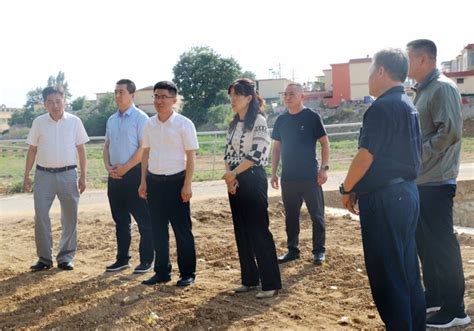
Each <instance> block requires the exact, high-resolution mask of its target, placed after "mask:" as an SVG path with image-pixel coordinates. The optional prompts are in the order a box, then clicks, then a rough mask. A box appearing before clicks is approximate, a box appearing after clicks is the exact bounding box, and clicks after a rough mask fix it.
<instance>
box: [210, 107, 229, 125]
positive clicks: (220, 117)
mask: <svg viewBox="0 0 474 331" xmlns="http://www.w3.org/2000/svg"><path fill="white" fill-rule="evenodd" d="M208 117H209V123H210V124H212V126H214V127H215V128H216V129H218V130H225V129H227V127H228V125H229V122H230V121H231V120H232V107H231V106H230V105H229V104H220V105H217V106H211V107H210V108H209V112H208Z"/></svg>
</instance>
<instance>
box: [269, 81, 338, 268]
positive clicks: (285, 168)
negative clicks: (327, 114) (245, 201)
mask: <svg viewBox="0 0 474 331" xmlns="http://www.w3.org/2000/svg"><path fill="white" fill-rule="evenodd" d="M284 96H285V104H286V105H287V107H288V112H285V113H284V114H282V115H280V116H279V117H278V118H277V120H276V122H275V126H274V127H273V132H272V138H273V139H274V140H275V141H274V143H273V151H272V179H271V185H272V187H273V188H274V189H279V184H278V176H277V171H278V164H279V162H280V155H281V159H282V174H281V188H282V198H283V204H284V206H285V224H286V234H287V237H288V252H287V253H285V254H284V255H282V256H280V257H278V262H279V263H285V262H288V261H292V260H295V259H298V258H299V257H300V251H299V248H298V243H299V239H298V237H299V233H300V209H301V205H302V204H303V200H304V201H305V203H306V207H307V208H308V212H309V214H310V216H311V221H312V223H313V261H314V263H315V264H316V265H321V264H322V263H323V262H324V260H325V250H326V249H325V247H324V244H325V239H326V232H325V225H324V198H323V191H322V189H321V185H323V184H324V183H325V182H326V180H327V178H328V176H327V170H328V169H329V165H328V160H329V140H328V136H327V134H326V130H325V129H324V125H323V122H322V120H321V117H320V116H319V115H318V114H317V113H315V112H314V111H312V110H311V109H309V108H306V107H305V106H304V105H303V99H304V95H303V86H301V84H297V83H291V84H289V85H288V86H287V87H286V89H285V94H284ZM316 141H319V143H320V144H321V163H322V165H321V168H320V169H319V170H318V162H317V160H316Z"/></svg>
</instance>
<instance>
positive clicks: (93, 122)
mask: <svg viewBox="0 0 474 331" xmlns="http://www.w3.org/2000/svg"><path fill="white" fill-rule="evenodd" d="M115 111H116V106H115V99H114V94H113V93H107V94H106V95H104V96H103V97H102V98H101V99H100V100H99V104H98V105H97V111H96V112H92V113H90V114H86V115H82V116H81V119H82V122H83V123H84V128H85V129H86V131H87V134H88V135H90V136H104V135H105V127H106V125H107V119H108V118H109V117H110V115H112V114H113V113H114V112H115Z"/></svg>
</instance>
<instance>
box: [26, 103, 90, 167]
mask: <svg viewBox="0 0 474 331" xmlns="http://www.w3.org/2000/svg"><path fill="white" fill-rule="evenodd" d="M88 141H89V137H88V136H87V132H86V130H85V129H84V125H83V124H82V122H81V120H80V119H79V117H77V116H75V115H72V114H69V113H66V112H64V113H63V116H62V117H61V119H60V120H59V121H55V120H53V119H52V118H51V116H50V115H49V113H46V114H43V115H40V116H38V117H37V118H35V120H34V121H33V125H32V126H31V130H30V132H29V133H28V138H27V139H26V143H27V144H28V145H31V146H36V147H37V153H36V163H37V164H38V165H40V166H42V167H45V168H62V167H65V166H70V165H76V164H77V161H76V147H77V146H78V145H82V144H85V143H86V142H88Z"/></svg>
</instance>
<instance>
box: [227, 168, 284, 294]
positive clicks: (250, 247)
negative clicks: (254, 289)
mask: <svg viewBox="0 0 474 331" xmlns="http://www.w3.org/2000/svg"><path fill="white" fill-rule="evenodd" d="M237 180H238V181H239V187H238V188H237V193H236V194H235V195H232V194H229V202H230V209H231V211H232V220H233V222H234V232H235V240H236V242H237V250H238V252H239V261H240V270H241V276H242V284H243V285H247V286H257V285H258V284H259V282H261V284H262V290H263V291H268V290H279V289H281V277H280V268H279V266H278V261H277V256H276V249H275V243H274V241H273V236H272V233H271V232H270V229H269V228H268V226H269V219H268V199H267V190H268V182H267V176H266V174H265V170H264V169H263V168H262V167H254V168H251V169H248V170H247V171H245V172H243V173H241V174H239V175H238V176H237Z"/></svg>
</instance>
